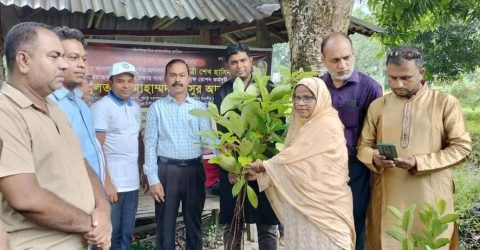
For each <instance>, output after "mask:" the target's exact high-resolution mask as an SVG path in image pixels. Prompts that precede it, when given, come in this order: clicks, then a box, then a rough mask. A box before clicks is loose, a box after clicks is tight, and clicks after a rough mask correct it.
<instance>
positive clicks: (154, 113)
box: [144, 59, 212, 249]
mask: <svg viewBox="0 0 480 250" xmlns="http://www.w3.org/2000/svg"><path fill="white" fill-rule="evenodd" d="M189 81H190V77H189V70H188V65H187V63H186V62H185V61H184V60H182V59H173V60H171V61H170V62H169V63H168V64H167V66H166V67H165V84H166V85H167V88H168V95H167V96H166V97H164V98H162V99H160V100H157V101H156V102H154V103H153V104H152V105H151V106H150V108H149V110H148V113H147V123H146V127H145V165H144V171H145V174H146V175H147V177H148V183H149V185H150V193H151V195H152V197H153V198H154V199H155V216H156V222H157V239H156V244H157V249H175V224H176V220H177V213H178V208H179V205H180V202H181V203H182V213H183V217H184V222H185V225H186V231H187V240H186V249H202V246H203V244H202V231H201V214H202V210H203V205H204V203H205V184H204V183H205V172H204V170H203V165H202V161H201V156H202V154H203V152H204V150H207V149H203V148H202V146H200V145H199V144H198V142H200V141H203V142H205V139H206V138H202V137H201V136H199V135H198V132H200V131H202V130H211V129H212V127H211V124H210V120H209V119H208V118H204V117H195V116H192V115H190V114H189V111H190V110H192V109H197V108H202V109H206V108H207V107H206V105H205V103H202V102H200V101H197V100H195V99H193V98H191V97H190V96H189V95H188V92H187V89H188V88H187V87H188V83H189Z"/></svg>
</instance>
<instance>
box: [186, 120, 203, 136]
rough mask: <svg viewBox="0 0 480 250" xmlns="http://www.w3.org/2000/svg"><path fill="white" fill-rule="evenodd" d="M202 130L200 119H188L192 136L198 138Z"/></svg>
mask: <svg viewBox="0 0 480 250" xmlns="http://www.w3.org/2000/svg"><path fill="white" fill-rule="evenodd" d="M199 132H200V124H199V121H198V119H195V118H190V119H188V134H189V135H190V137H192V138H197V137H198V133H199Z"/></svg>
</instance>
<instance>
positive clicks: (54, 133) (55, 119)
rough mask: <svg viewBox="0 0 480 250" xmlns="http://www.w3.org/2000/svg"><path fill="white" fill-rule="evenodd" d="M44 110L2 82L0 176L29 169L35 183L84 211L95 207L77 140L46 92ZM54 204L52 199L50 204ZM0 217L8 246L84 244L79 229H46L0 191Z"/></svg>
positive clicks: (83, 245)
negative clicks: (8, 200)
mask: <svg viewBox="0 0 480 250" xmlns="http://www.w3.org/2000/svg"><path fill="white" fill-rule="evenodd" d="M46 106H47V110H48V112H45V111H42V109H40V108H38V107H37V106H35V105H34V104H33V103H32V101H31V100H30V99H28V98H27V97H26V96H25V95H24V94H23V93H21V92H20V91H18V90H17V89H15V88H13V87H12V86H10V85H9V84H6V83H3V85H1V90H0V121H1V122H0V137H1V138H2V140H3V152H2V158H1V161H0V178H3V177H7V176H11V175H17V174H34V175H35V176H36V179H37V181H38V185H39V186H40V187H42V188H43V189H46V190H48V191H50V192H52V193H53V194H55V195H57V196H58V197H60V198H61V199H63V200H65V201H66V202H68V203H69V204H70V205H72V206H74V207H76V208H78V209H80V210H82V211H84V212H86V213H87V214H90V213H91V212H92V211H93V209H94V207H95V198H94V194H93V188H92V184H91V183H90V178H89V177H88V174H87V171H86V168H85V164H84V162H83V156H82V153H81V150H80V143H79V141H78V138H77V136H76V134H75V132H74V131H73V129H72V126H71V125H70V123H69V121H68V119H67V117H66V116H65V113H64V112H63V111H62V110H60V108H59V107H58V105H57V104H56V103H54V102H53V101H52V100H50V99H48V98H47V101H46ZM54 205H55V204H52V206H54ZM0 219H1V220H2V222H3V225H4V226H5V230H6V231H7V233H8V236H9V241H10V248H11V249H82V248H83V249H86V247H87V246H86V244H87V242H86V241H85V240H84V239H83V236H82V235H81V234H72V233H65V232H60V231H56V230H52V229H47V228H45V227H43V226H40V225H38V224H35V223H33V222H31V221H30V220H28V219H27V218H26V217H24V216H23V215H22V214H21V213H19V212H18V211H16V210H14V209H13V208H12V207H10V205H9V204H8V202H6V200H5V197H3V195H2V193H1V192H0Z"/></svg>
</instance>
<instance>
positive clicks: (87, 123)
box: [49, 87, 103, 181]
mask: <svg viewBox="0 0 480 250" xmlns="http://www.w3.org/2000/svg"><path fill="white" fill-rule="evenodd" d="M49 97H50V98H51V99H52V100H54V101H55V102H57V103H58V106H59V107H60V108H61V109H62V110H63V112H65V114H66V115H67V117H68V120H69V121H70V123H71V124H72V127H73V129H74V130H75V133H76V134H77V137H78V139H79V140H80V146H81V148H82V153H83V157H85V159H86V160H87V162H88V164H89V165H90V167H91V168H92V169H93V171H94V172H95V174H96V175H97V176H98V179H99V180H100V181H103V169H102V167H101V163H100V162H101V161H102V159H101V158H100V157H101V154H100V153H99V152H100V149H99V148H98V145H97V143H96V141H95V140H96V137H95V129H94V126H93V118H92V114H91V113H90V109H89V108H88V106H87V104H85V102H83V101H82V99H80V98H78V96H76V95H75V94H74V93H73V92H71V91H68V90H67V89H66V88H64V87H62V88H60V89H57V90H56V91H54V92H53V93H52V94H50V96H49Z"/></svg>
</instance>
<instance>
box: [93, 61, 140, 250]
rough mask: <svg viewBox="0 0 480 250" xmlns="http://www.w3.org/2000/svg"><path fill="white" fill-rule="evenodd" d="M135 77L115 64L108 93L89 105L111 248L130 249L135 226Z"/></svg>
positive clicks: (132, 69)
mask: <svg viewBox="0 0 480 250" xmlns="http://www.w3.org/2000/svg"><path fill="white" fill-rule="evenodd" d="M136 74H137V72H136V70H135V66H133V65H132V64H130V63H128V62H117V63H114V64H113V65H112V67H111V68H110V73H109V75H110V79H109V83H110V88H111V91H110V92H109V93H108V94H107V95H106V96H104V97H103V98H102V99H100V100H99V101H97V102H95V103H94V104H93V105H92V106H91V111H92V115H93V121H94V124H95V131H96V135H97V139H98V141H100V144H101V145H102V148H103V152H104V154H105V163H106V169H105V191H106V193H107V196H108V199H109V200H110V202H111V203H112V213H111V219H112V228H113V230H112V248H111V249H130V245H131V241H132V233H133V228H134V226H135V214H136V212H137V204H138V189H139V182H140V180H139V164H138V151H139V150H138V145H139V144H138V141H139V140H138V138H139V133H140V114H141V113H140V106H139V105H138V104H137V103H136V102H134V101H133V100H131V98H130V96H131V95H132V93H133V90H134V84H135V76H136ZM140 166H141V165H140ZM140 170H141V169H140Z"/></svg>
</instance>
